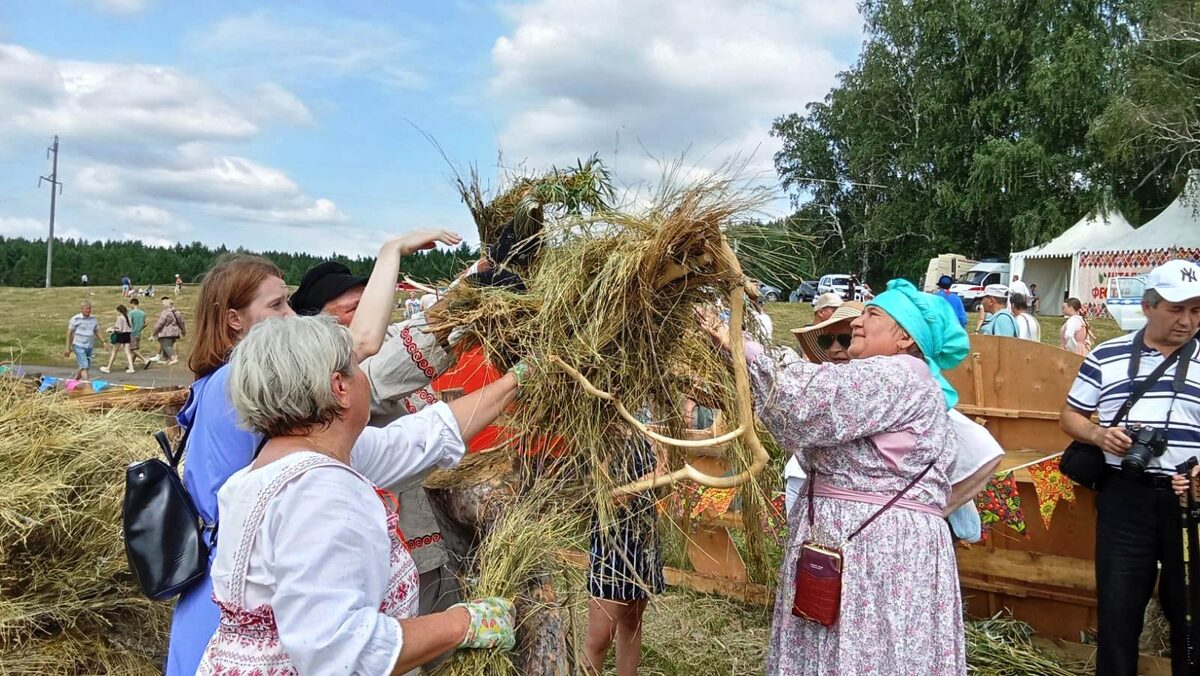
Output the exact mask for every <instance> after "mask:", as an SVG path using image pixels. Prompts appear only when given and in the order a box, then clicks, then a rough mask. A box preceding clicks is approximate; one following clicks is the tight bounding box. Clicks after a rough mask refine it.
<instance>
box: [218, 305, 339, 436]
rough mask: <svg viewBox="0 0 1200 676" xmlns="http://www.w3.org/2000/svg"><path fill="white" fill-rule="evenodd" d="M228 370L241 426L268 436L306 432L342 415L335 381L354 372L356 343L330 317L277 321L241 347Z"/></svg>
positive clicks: (258, 328) (272, 320)
mask: <svg viewBox="0 0 1200 676" xmlns="http://www.w3.org/2000/svg"><path fill="white" fill-rule="evenodd" d="M229 368H230V373H229V399H230V401H231V402H232V403H233V408H234V410H235V411H236V412H237V417H238V423H239V424H241V425H242V426H243V427H246V428H248V429H250V430H252V431H255V432H258V433H259V434H262V435H265V436H268V437H271V436H279V435H283V434H295V433H297V432H304V431H306V430H309V429H312V428H314V427H320V426H324V425H328V424H329V423H330V422H332V421H333V420H334V419H336V418H337V417H338V416H339V415H340V414H341V407H340V406H339V405H338V402H337V399H336V398H335V397H334V395H333V385H332V382H331V378H332V376H333V374H334V373H340V374H342V375H343V376H346V377H350V376H351V374H352V373H353V370H354V339H353V337H352V336H351V335H350V331H349V329H347V328H345V327H343V326H339V325H338V323H337V321H336V320H335V319H334V318H333V317H330V316H329V315H325V314H321V315H317V316H315V317H272V318H270V319H266V320H263V321H262V322H259V323H258V324H256V325H255V326H254V328H252V329H251V330H250V332H249V333H248V334H247V335H246V337H245V338H243V339H242V341H241V342H240V343H238V345H237V347H235V348H234V349H233V355H232V357H231V358H230V360H229Z"/></svg>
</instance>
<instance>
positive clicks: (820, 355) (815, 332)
mask: <svg viewBox="0 0 1200 676" xmlns="http://www.w3.org/2000/svg"><path fill="white" fill-rule="evenodd" d="M864 308H865V306H864V305H863V304H862V303H859V302H858V301H847V302H845V303H842V304H841V305H839V306H838V309H836V310H834V311H833V314H832V315H830V317H829V319H826V320H825V321H823V322H821V323H819V324H813V325H812V326H806V327H804V328H802V329H792V333H793V334H794V335H795V336H796V340H798V341H800V349H802V350H804V356H806V357H808V360H809V361H813V362H818V363H820V362H826V361H829V354H828V353H826V352H825V350H822V349H821V346H820V345H817V336H819V335H821V334H823V333H825V329H827V328H829V327H830V326H833V325H834V324H837V323H838V322H844V321H846V320H849V319H856V318H858V317H859V316H860V315H862V313H863V309H864Z"/></svg>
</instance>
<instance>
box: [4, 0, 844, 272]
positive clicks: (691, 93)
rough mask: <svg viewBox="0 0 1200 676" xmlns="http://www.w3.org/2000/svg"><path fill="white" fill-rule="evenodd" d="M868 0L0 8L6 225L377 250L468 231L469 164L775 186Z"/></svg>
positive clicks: (637, 181)
mask: <svg viewBox="0 0 1200 676" xmlns="http://www.w3.org/2000/svg"><path fill="white" fill-rule="evenodd" d="M854 4H855V3H854V1H853V0H764V1H760V2H747V1H743V0H604V1H599V0H598V1H594V2H587V1H583V0H530V1H528V2H511V3H506V2H502V3H485V2H478V3H477V2H469V1H468V0H443V1H441V2H421V3H408V2H406V3H398V2H396V3H384V2H342V3H337V5H340V7H338V8H337V9H336V10H333V9H330V7H333V6H334V3H322V2H298V1H293V2H254V3H251V2H239V1H233V0H223V1H222V2H204V3H201V2H180V1H168V0H41V1H39V2H32V1H21V2H4V3H2V4H0V235H9V236H32V237H39V236H44V233H45V230H46V219H47V212H48V200H49V197H48V192H47V190H48V188H46V187H42V188H41V189H39V188H38V187H37V177H38V176H39V175H41V174H48V173H49V171H50V165H49V162H48V161H47V160H46V159H45V148H46V146H47V145H49V143H50V141H51V138H52V137H53V136H54V135H55V134H57V135H58V136H59V137H60V143H61V153H60V160H59V177H60V179H61V180H62V181H63V183H64V184H65V190H64V192H63V195H62V198H61V200H60V201H59V211H58V220H57V228H56V229H57V231H58V233H61V234H63V235H64V236H76V237H86V238H89V239H127V238H137V239H142V240H143V241H146V242H148V243H153V244H169V243H173V242H177V241H184V242H190V241H194V240H199V241H202V242H205V243H208V244H219V243H225V244H227V245H229V246H245V247H247V248H250V249H278V250H292V251H310V252H314V253H329V252H332V251H338V252H342V253H350V254H360V253H373V252H374V251H375V250H376V249H377V248H378V243H379V241H380V239H381V238H382V237H384V236H385V235H386V234H388V233H399V232H402V231H405V230H410V229H413V228H417V227H428V226H437V227H449V228H452V229H456V230H458V231H460V232H462V233H463V234H464V235H467V236H470V237H473V236H474V233H473V228H472V226H471V222H470V217H469V215H468V214H467V211H466V209H465V207H463V206H462V205H461V204H460V203H459V201H458V198H457V195H456V193H455V192H454V190H453V188H452V186H451V183H450V177H451V170H450V168H449V165H447V163H446V160H445V159H444V158H443V157H442V155H441V153H440V152H439V151H438V149H437V148H436V147H435V146H434V145H433V144H432V143H431V142H430V141H429V140H428V139H427V138H426V137H425V135H426V134H427V135H428V136H429V137H431V138H433V139H436V141H437V143H438V144H439V145H440V146H441V148H442V150H443V151H444V152H445V154H446V156H447V157H448V158H449V159H450V160H451V161H452V162H454V163H455V165H456V166H458V167H466V166H468V165H470V164H471V163H474V164H477V165H478V166H479V168H480V171H481V173H482V175H483V176H484V177H485V178H487V179H489V180H491V181H493V182H494V181H495V179H496V177H497V176H498V175H499V172H500V171H502V169H501V168H500V166H499V165H500V162H499V161H498V158H499V157H502V163H503V165H504V166H505V167H510V168H511V167H525V168H527V169H537V168H544V167H549V166H551V165H556V164H557V165H560V166H562V165H565V164H574V163H575V161H576V159H577V158H580V157H586V156H588V155H591V154H592V153H594V152H598V153H599V154H600V156H601V157H602V158H603V159H604V160H605V161H606V162H607V163H608V164H609V165H610V166H611V167H612V168H613V169H614V170H615V172H616V174H617V176H618V177H619V178H620V179H621V181H622V182H623V183H625V184H626V185H628V186H633V187H635V188H636V186H638V185H644V184H646V183H647V182H652V181H653V180H654V178H655V177H656V176H657V175H658V174H659V172H660V171H661V166H662V164H663V162H668V161H673V160H675V159H677V158H679V157H683V158H684V160H683V161H684V163H685V164H686V165H689V166H691V165H694V166H697V167H712V166H717V165H719V164H721V163H722V162H724V161H726V160H727V159H728V158H730V157H739V158H741V159H742V161H748V164H749V170H750V171H752V172H761V173H762V174H764V175H769V172H770V166H771V155H772V154H773V153H774V152H775V149H776V147H777V146H776V144H775V143H774V142H773V140H772V139H770V138H769V136H768V133H767V132H768V130H769V128H770V124H771V121H772V119H774V118H775V117H776V116H778V115H780V114H784V113H788V112H793V111H798V110H801V109H802V108H803V106H804V105H805V104H806V103H807V102H809V101H811V100H815V99H820V98H821V97H822V96H823V95H824V94H825V92H826V91H827V90H828V88H829V87H830V85H831V84H832V82H833V77H834V75H835V74H836V73H837V72H838V71H839V70H841V69H843V68H845V67H846V65H848V64H849V63H850V62H851V61H852V60H853V59H854V58H855V56H856V53H857V51H858V45H859V42H860V40H861V33H860V30H861V27H860V21H859V17H858V15H857V13H856V11H855V8H854Z"/></svg>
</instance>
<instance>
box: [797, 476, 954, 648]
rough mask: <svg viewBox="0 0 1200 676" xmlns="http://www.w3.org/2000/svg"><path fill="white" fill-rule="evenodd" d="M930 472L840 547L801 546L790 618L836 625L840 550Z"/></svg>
mask: <svg viewBox="0 0 1200 676" xmlns="http://www.w3.org/2000/svg"><path fill="white" fill-rule="evenodd" d="M932 468H933V463H932V462H931V463H929V465H928V466H926V467H925V469H923V470H921V473H920V474H918V475H917V478H915V479H913V480H912V481H911V482H910V483H909V484H908V485H907V486H905V487H904V490H902V491H900V492H899V493H897V494H896V495H895V496H894V497H893V498H892V499H891V500H888V502H887V504H885V505H884V506H883V507H880V508H879V509H878V510H877V511H876V512H875V513H874V514H872V515H871V517H870V518H869V519H867V520H866V521H864V522H863V524H862V525H861V526H859V527H858V529H857V530H855V531H854V532H853V533H851V534H850V537H848V538H846V541H845V542H844V543H842V546H841V547H827V546H825V545H821V544H817V543H816V542H813V541H812V540H806V541H805V542H804V543H803V544H802V545H800V558H799V559H798V560H797V561H796V594H795V596H793V597H792V615H795V616H796V617H800V618H803V619H805V620H810V621H812V622H816V623H817V624H819V625H821V626H824V627H832V626H833V625H835V624H837V621H838V614H839V613H840V612H841V609H842V572H843V564H844V563H845V560H844V559H843V558H842V548H843V547H845V546H846V545H847V544H849V542H850V541H851V540H853V539H854V537H855V536H856V535H858V534H859V533H861V532H862V531H863V529H864V528H866V527H867V526H869V525H871V522H872V521H874V520H875V519H876V518H878V517H879V515H880V514H883V513H884V512H886V511H887V510H888V508H890V507H891V506H892V505H894V504H896V501H897V500H899V499H900V498H901V497H903V496H904V494H905V493H907V492H908V491H909V489H911V488H912V487H913V486H915V485H917V482H918V481H920V480H921V479H922V477H924V476H925V474H926V473H928V472H929V470H930V469H932ZM814 482H815V474H810V475H809V478H808V527H809V533H810V535H811V533H812V529H813V523H814V519H813V483H814Z"/></svg>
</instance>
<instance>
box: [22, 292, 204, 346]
mask: <svg viewBox="0 0 1200 676" xmlns="http://www.w3.org/2000/svg"><path fill="white" fill-rule="evenodd" d="M196 291H197V287H195V286H193V287H184V291H183V295H182V297H181V298H180V299H179V300H178V304H177V307H178V308H179V310H180V312H181V313H182V314H183V316H184V320H185V321H187V320H190V319H191V318H192V307H191V305H192V303H193V302H194V301H195V295H196ZM162 292H166V294H167V295H169V296H170V295H173V292H174V289H173V288H172V287H163V288H162V289H160V293H162ZM160 297H161V296H160ZM84 300H88V301H91V303H92V313H93V314H94V315H95V316H96V317H98V318H99V320H100V330H101V332H103V331H104V330H105V329H106V328H108V327H109V326H112V325H113V324H114V323H116V320H117V305H118V304H124V305H125V306H126V307H130V305H129V302H128V301H127V300H125V299H124V298H122V297H121V287H119V286H89V287H65V288H54V289H18V288H13V287H0V318H3V320H2V321H0V361H13V362H18V361H19V362H21V363H24V364H31V365H39V366H71V365H73V364H74V363H75V360H74V358H68V357H64V356H63V354H64V350H66V346H67V320H69V319H70V318H71V317H72V316H74V315H75V314H76V313H78V312H79V304H80V303H81V302H82V301H84ZM140 301H141V304H142V310H144V311H145V312H146V324H147V326H146V331H145V332H144V333H143V334H142V346H143V349H142V351H143V353H147V356H149V354H152V353H157V352H158V346H157V345H153V346H151V345H150V343H153V342H154V341H153V340H151V338H150V327H152V326H153V325H154V320H155V319H156V318H157V317H158V313H159V311H160V310H162V305H161V303H160V302H159V299H158V298H142V299H140ZM189 328H190V327H189ZM189 343H190V341H189V340H188V339H184V340H182V341H180V342H179V343H178V347H177V350H178V352H179V358H180V360H181V361H186V360H187V354H188V349H189V347H190V345H189ZM98 347H99V346H98ZM101 354H103V355H104V357H105V359H106V360H107V355H108V351H107V349H98V350H97V358H99V357H100V355H101Z"/></svg>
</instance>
